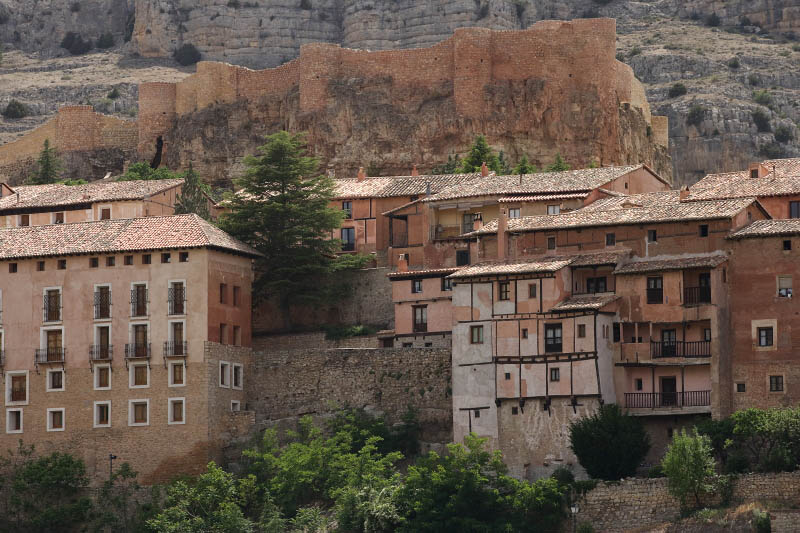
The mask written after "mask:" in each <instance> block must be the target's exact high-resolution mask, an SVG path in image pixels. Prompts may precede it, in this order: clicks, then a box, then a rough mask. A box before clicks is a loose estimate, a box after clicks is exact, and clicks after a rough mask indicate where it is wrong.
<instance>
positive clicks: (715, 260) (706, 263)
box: [614, 252, 728, 275]
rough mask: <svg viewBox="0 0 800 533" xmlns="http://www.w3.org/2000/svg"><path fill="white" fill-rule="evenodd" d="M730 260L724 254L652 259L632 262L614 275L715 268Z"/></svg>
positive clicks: (620, 267)
mask: <svg viewBox="0 0 800 533" xmlns="http://www.w3.org/2000/svg"><path fill="white" fill-rule="evenodd" d="M727 260H728V256H727V255H725V253H723V252H714V253H710V254H699V255H686V256H671V257H652V258H647V259H642V260H638V261H631V262H630V263H626V264H624V265H621V266H619V267H617V269H616V270H614V274H618V275H619V274H643V273H645V272H660V271H666V270H683V269H685V268H714V267H716V266H718V265H720V264H722V263H724V262H725V261H727Z"/></svg>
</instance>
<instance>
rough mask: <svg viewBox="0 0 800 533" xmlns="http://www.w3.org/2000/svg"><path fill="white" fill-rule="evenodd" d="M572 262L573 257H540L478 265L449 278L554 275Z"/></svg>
mask: <svg viewBox="0 0 800 533" xmlns="http://www.w3.org/2000/svg"><path fill="white" fill-rule="evenodd" d="M571 262H572V258H571V257H567V258H563V257H553V258H546V257H540V258H536V259H531V260H528V261H515V262H487V263H477V264H474V265H470V266H467V267H464V268H462V269H461V270H459V271H458V272H456V273H454V274H451V275H450V276H448V277H450V278H453V279H461V278H475V277H481V276H503V275H515V274H537V273H552V272H557V271H559V270H561V269H562V268H564V267H566V266H569V264H570V263H571Z"/></svg>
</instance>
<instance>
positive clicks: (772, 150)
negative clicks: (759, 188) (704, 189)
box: [758, 142, 786, 468]
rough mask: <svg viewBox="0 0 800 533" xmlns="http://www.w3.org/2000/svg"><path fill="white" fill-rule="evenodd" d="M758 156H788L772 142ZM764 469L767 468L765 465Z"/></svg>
mask: <svg viewBox="0 0 800 533" xmlns="http://www.w3.org/2000/svg"><path fill="white" fill-rule="evenodd" d="M758 154H759V155H761V156H763V157H764V158H765V159H781V158H783V157H784V156H785V155H786V150H784V149H783V146H781V145H780V144H778V143H776V142H771V143H767V144H762V145H761V146H759V148H758ZM762 468H765V467H764V465H763V464H762Z"/></svg>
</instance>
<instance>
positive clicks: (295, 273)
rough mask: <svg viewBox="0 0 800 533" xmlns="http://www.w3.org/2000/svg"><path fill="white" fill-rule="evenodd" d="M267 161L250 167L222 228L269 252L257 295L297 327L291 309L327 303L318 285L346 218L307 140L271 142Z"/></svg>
mask: <svg viewBox="0 0 800 533" xmlns="http://www.w3.org/2000/svg"><path fill="white" fill-rule="evenodd" d="M266 140H267V142H266V144H265V145H264V146H261V147H260V148H259V152H260V153H261V155H260V156H249V157H247V158H246V159H245V165H246V166H247V167H248V168H247V172H246V173H245V175H244V177H243V178H241V179H239V180H237V182H236V185H237V187H238V188H239V189H240V191H239V193H238V194H236V195H233V196H231V197H230V211H229V212H228V213H226V214H224V215H223V216H222V217H221V219H220V227H221V228H222V229H223V230H225V231H227V232H228V233H230V234H231V235H233V236H234V237H236V238H238V239H240V240H242V241H244V242H246V243H247V244H249V245H251V246H252V247H253V248H255V249H256V250H258V251H259V252H261V253H263V254H264V258H263V259H261V260H260V261H259V263H258V265H257V278H256V280H255V283H254V287H253V288H254V295H255V298H256V299H257V300H258V299H260V298H265V297H275V298H277V300H278V302H279V304H280V307H281V310H282V311H283V314H284V323H285V326H286V327H287V328H290V327H291V321H290V318H289V304H290V302H291V303H304V304H313V303H317V302H319V301H320V300H321V299H323V298H324V291H321V290H320V287H319V283H318V282H319V280H320V279H321V278H322V277H323V276H324V275H325V274H328V273H329V272H330V271H331V269H332V264H333V257H334V254H335V252H337V251H338V250H341V242H340V241H339V240H338V239H330V238H329V237H330V235H331V233H332V232H333V231H334V230H336V229H337V228H339V226H340V224H341V221H342V216H343V212H342V211H339V210H338V209H332V208H330V207H328V204H329V202H330V201H331V199H332V198H333V194H334V189H333V187H334V184H333V180H331V179H330V178H329V177H327V176H325V175H320V174H319V173H318V170H317V168H318V166H319V161H318V160H317V159H316V158H314V157H309V156H307V155H306V143H305V140H304V138H303V136H302V134H290V133H288V132H285V131H280V132H278V133H274V134H272V135H270V136H268V137H267V139H266Z"/></svg>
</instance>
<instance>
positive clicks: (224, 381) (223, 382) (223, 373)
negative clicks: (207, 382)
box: [219, 361, 231, 389]
mask: <svg viewBox="0 0 800 533" xmlns="http://www.w3.org/2000/svg"><path fill="white" fill-rule="evenodd" d="M219 386H220V387H225V388H226V389H229V388H230V387H231V364H230V363H229V362H227V361H220V362H219Z"/></svg>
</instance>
